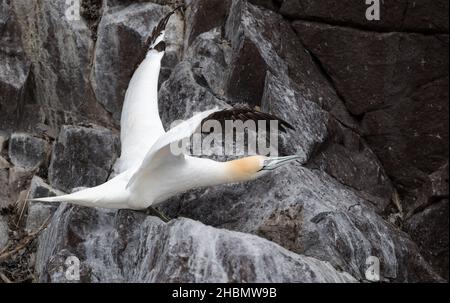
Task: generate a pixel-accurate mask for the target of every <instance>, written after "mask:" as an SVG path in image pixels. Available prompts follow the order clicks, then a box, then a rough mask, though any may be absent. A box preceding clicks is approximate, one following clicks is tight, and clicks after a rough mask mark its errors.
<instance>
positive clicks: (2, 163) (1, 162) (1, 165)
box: [0, 156, 11, 169]
mask: <svg viewBox="0 0 450 303" xmlns="http://www.w3.org/2000/svg"><path fill="white" fill-rule="evenodd" d="M10 166H11V164H10V163H9V162H8V161H7V160H6V159H5V158H3V157H2V156H0V169H6V168H9V167H10Z"/></svg>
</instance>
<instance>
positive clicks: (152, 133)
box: [115, 8, 179, 173]
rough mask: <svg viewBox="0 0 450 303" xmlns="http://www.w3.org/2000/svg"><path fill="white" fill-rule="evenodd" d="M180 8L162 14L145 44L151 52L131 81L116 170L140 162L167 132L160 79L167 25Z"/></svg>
mask: <svg viewBox="0 0 450 303" xmlns="http://www.w3.org/2000/svg"><path fill="white" fill-rule="evenodd" d="M177 9H179V8H177ZM177 9H176V10H177ZM176 10H174V11H172V12H170V13H169V14H168V15H166V16H165V17H164V18H162V19H161V20H160V21H159V23H158V25H157V26H156V27H155V28H154V29H153V32H152V34H151V36H150V37H149V38H148V39H147V41H146V42H145V45H144V46H145V47H146V49H148V52H147V53H146V54H145V58H143V60H142V61H141V63H140V65H139V67H138V68H137V69H136V71H135V72H134V74H133V77H132V78H131V80H130V83H129V85H128V89H127V91H126V94H125V100H124V104H123V109H122V116H121V133H120V139H121V143H122V148H121V149H122V150H121V156H120V159H119V160H118V163H117V164H116V168H115V172H116V173H121V172H124V171H126V170H127V169H129V168H132V167H135V166H137V165H139V163H140V162H141V161H142V159H143V158H144V157H145V155H146V153H147V151H148V150H149V149H150V148H151V146H152V145H153V144H154V143H155V142H156V140H157V139H158V138H159V137H160V136H161V135H163V134H164V133H165V131H164V127H163V124H162V122H161V118H160V116H159V111H158V79H159V73H160V69H161V59H162V57H163V55H164V51H165V42H164V34H165V28H166V25H167V22H168V21H169V18H170V16H172V15H173V14H174V12H175V11H176Z"/></svg>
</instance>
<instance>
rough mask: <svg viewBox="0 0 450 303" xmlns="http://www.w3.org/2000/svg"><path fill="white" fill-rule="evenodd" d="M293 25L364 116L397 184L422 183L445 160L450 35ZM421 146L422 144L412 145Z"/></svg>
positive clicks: (366, 128) (376, 149)
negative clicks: (449, 43)
mask: <svg viewBox="0 0 450 303" xmlns="http://www.w3.org/2000/svg"><path fill="white" fill-rule="evenodd" d="M294 27H295V29H296V30H297V32H298V35H299V37H300V39H301V40H302V41H303V43H304V44H305V45H306V47H307V48H308V49H309V50H310V51H311V52H312V53H313V54H314V55H315V56H316V57H317V58H318V60H319V61H320V62H321V64H322V65H323V66H324V68H325V70H326V71H327V74H329V75H330V77H331V78H332V79H333V83H334V84H335V86H336V88H337V90H338V91H339V93H340V95H341V96H342V97H343V99H344V100H345V102H346V106H347V108H348V109H349V111H350V112H351V113H352V114H354V115H356V116H358V117H359V119H360V120H361V125H362V132H363V135H364V137H366V138H367V141H368V143H369V145H370V146H371V147H372V148H373V150H374V152H375V153H376V154H377V155H378V157H379V159H380V160H381V161H382V163H383V166H384V168H385V169H386V171H387V172H388V174H389V175H390V176H391V177H392V178H393V180H394V182H396V183H397V185H398V187H399V189H401V190H402V191H403V192H406V191H408V190H410V189H413V188H416V187H418V186H420V184H421V183H422V179H423V178H424V177H426V176H427V175H428V174H430V173H432V172H434V171H435V170H436V169H438V168H439V167H440V166H442V165H443V164H444V163H445V161H446V159H448V149H447V148H446V147H445V143H444V142H447V141H448V120H447V119H446V116H447V113H448V85H447V82H448V68H447V65H448V56H447V55H446V54H447V52H448V35H436V36H428V35H420V34H403V33H393V34H391V33H387V34H379V33H372V32H365V31H360V30H354V29H347V28H341V27H336V26H328V25H323V24H320V23H309V22H295V23H294ZM380 54H383V56H381V55H380ZM338 58H339V59H338ZM386 75H391V76H390V77H389V78H388V79H387V78H386ZM417 145H422V146H423V147H422V148H412V147H413V146H417Z"/></svg>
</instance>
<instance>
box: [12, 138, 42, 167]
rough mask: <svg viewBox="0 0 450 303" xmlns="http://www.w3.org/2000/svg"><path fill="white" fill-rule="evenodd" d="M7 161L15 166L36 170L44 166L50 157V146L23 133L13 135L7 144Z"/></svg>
mask: <svg viewBox="0 0 450 303" xmlns="http://www.w3.org/2000/svg"><path fill="white" fill-rule="evenodd" d="M8 154H9V159H10V160H11V163H12V164H14V165H15V166H19V167H23V168H26V169H30V170H32V169H36V168H39V167H40V166H41V165H45V164H46V162H47V161H48V156H49V155H50V146H49V144H48V143H47V141H45V140H44V139H40V138H36V137H33V136H30V135H28V134H24V133H14V134H12V135H11V139H10V142H9V152H8Z"/></svg>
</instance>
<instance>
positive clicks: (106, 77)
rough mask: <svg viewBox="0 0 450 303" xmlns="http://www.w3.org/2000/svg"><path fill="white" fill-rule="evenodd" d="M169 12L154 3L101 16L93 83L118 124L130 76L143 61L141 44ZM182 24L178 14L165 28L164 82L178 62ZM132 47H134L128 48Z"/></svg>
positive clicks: (110, 11) (113, 11)
mask: <svg viewBox="0 0 450 303" xmlns="http://www.w3.org/2000/svg"><path fill="white" fill-rule="evenodd" d="M169 11H170V9H169V8H168V7H164V6H160V5H157V4H153V3H146V4H136V5H130V6H128V7H126V8H124V9H117V8H116V9H111V10H109V11H107V12H106V13H105V15H104V16H103V18H102V20H101V22H100V25H99V29H98V40H97V44H96V48H95V58H94V68H93V77H92V84H93V89H94V92H95V95H96V97H97V100H98V102H100V103H101V104H102V105H103V106H104V107H105V108H106V109H107V110H108V112H110V113H111V114H112V115H113V118H114V120H115V122H116V123H117V124H119V122H120V115H121V112H122V105H123V100H124V97H125V92H126V90H127V88H128V83H129V82H130V79H131V76H132V75H133V73H134V71H135V70H136V68H137V66H138V65H139V64H140V63H141V61H142V60H143V59H144V57H145V54H146V52H147V50H146V49H145V47H144V42H145V41H146V40H147V38H148V36H149V35H150V34H151V33H152V30H153V28H154V27H155V26H156V25H157V24H158V22H159V20H161V18H163V17H164V16H165V15H166V14H167V13H168V12H169ZM183 31H184V24H183V22H182V20H181V19H180V16H179V15H178V14H176V15H174V16H172V17H171V18H170V20H169V23H168V25H167V41H170V42H169V43H168V47H167V50H166V55H165V59H164V61H163V62H162V69H163V71H162V76H161V79H160V82H163V81H164V80H166V79H167V78H168V76H169V75H170V72H171V69H172V68H173V67H174V65H176V63H178V60H179V58H180V56H181V49H182V47H183ZM130 45H134V47H130Z"/></svg>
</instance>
